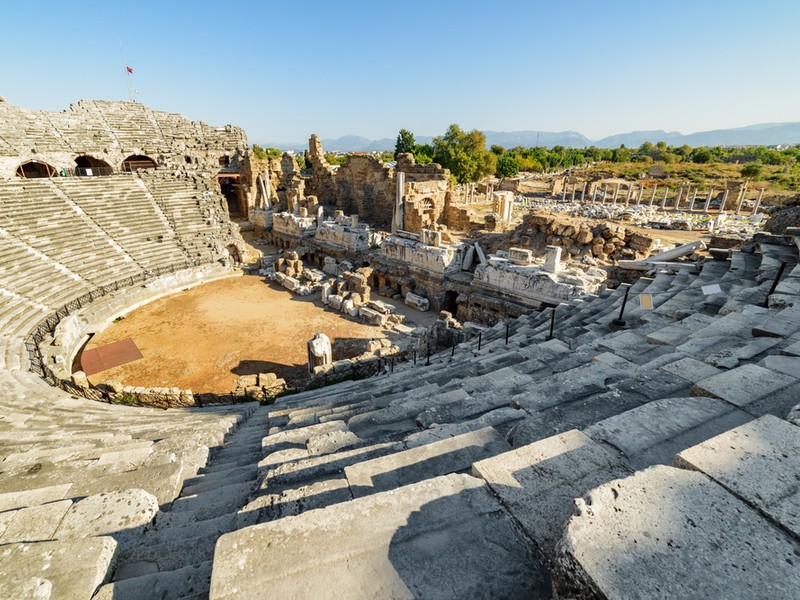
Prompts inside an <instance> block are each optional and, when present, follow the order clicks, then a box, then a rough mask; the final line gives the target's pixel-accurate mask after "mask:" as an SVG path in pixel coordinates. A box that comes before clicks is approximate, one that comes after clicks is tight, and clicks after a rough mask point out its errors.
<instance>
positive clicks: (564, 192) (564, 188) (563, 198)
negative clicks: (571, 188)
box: [561, 177, 567, 202]
mask: <svg viewBox="0 0 800 600" xmlns="http://www.w3.org/2000/svg"><path fill="white" fill-rule="evenodd" d="M566 200H567V178H566V177H565V178H564V185H563V186H562V187H561V201H562V202H565V201H566Z"/></svg>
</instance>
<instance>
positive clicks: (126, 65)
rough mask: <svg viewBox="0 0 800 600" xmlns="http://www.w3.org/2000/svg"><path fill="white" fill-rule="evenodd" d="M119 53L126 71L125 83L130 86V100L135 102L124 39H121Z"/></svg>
mask: <svg viewBox="0 0 800 600" xmlns="http://www.w3.org/2000/svg"><path fill="white" fill-rule="evenodd" d="M119 53H120V55H121V56H122V68H123V69H125V83H126V84H127V86H128V100H130V101H131V102H134V99H133V93H132V92H131V72H130V71H129V70H128V63H127V62H125V50H123V49H122V37H121V36H120V38H119Z"/></svg>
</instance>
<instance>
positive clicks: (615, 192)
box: [611, 184, 619, 206]
mask: <svg viewBox="0 0 800 600" xmlns="http://www.w3.org/2000/svg"><path fill="white" fill-rule="evenodd" d="M618 194H619V184H617V185H616V186H614V197H613V198H612V199H611V206H616V205H617V195H618Z"/></svg>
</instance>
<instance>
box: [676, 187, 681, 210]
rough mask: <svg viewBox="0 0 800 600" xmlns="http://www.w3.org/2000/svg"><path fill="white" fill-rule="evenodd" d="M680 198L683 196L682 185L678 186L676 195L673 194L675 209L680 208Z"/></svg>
mask: <svg viewBox="0 0 800 600" xmlns="http://www.w3.org/2000/svg"><path fill="white" fill-rule="evenodd" d="M681 198H683V186H680V187H679V188H678V195H677V196H675V210H676V211H677V210H680V208H681Z"/></svg>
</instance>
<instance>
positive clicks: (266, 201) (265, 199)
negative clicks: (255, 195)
mask: <svg viewBox="0 0 800 600" xmlns="http://www.w3.org/2000/svg"><path fill="white" fill-rule="evenodd" d="M256 180H257V181H258V187H259V189H260V190H261V199H262V201H263V202H264V209H265V210H267V209H269V195H268V194H267V188H266V186H265V185H264V180H263V179H262V178H261V175H259V176H258V177H257V178H256Z"/></svg>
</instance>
